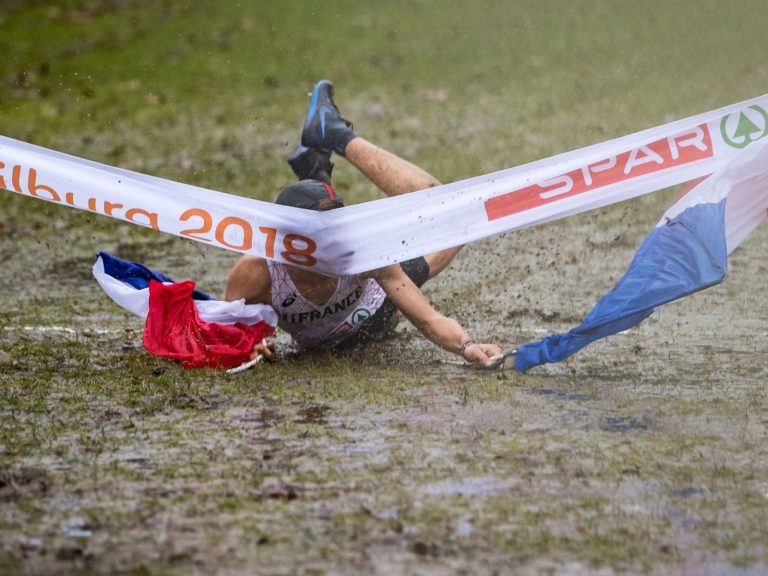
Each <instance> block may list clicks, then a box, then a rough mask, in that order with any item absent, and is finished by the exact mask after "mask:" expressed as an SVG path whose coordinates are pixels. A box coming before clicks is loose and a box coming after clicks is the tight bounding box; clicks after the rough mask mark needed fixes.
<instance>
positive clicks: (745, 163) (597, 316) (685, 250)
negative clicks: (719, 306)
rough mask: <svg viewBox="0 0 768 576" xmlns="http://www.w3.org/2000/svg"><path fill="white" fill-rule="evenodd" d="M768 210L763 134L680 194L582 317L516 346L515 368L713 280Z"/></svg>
mask: <svg viewBox="0 0 768 576" xmlns="http://www.w3.org/2000/svg"><path fill="white" fill-rule="evenodd" d="M767 210H768V140H763V141H760V142H758V143H754V144H751V145H750V147H749V148H748V149H747V150H745V151H744V152H743V153H742V154H740V155H739V156H738V157H737V158H735V159H734V160H732V161H731V162H730V163H729V164H727V165H726V166H724V167H723V168H722V169H721V170H719V171H717V172H716V173H714V174H712V175H710V176H709V177H707V178H706V179H704V180H703V181H701V182H699V183H697V184H696V185H694V186H693V187H692V188H691V189H690V190H689V191H687V193H685V194H684V195H683V196H681V197H680V198H678V199H677V201H676V202H675V203H674V204H673V205H672V207H670V208H669V210H667V211H666V213H665V214H664V216H663V217H662V219H661V220H660V221H659V223H658V224H657V225H656V228H655V229H654V230H653V231H652V232H651V233H650V234H649V235H648V237H647V238H646V239H645V241H644V242H643V243H642V245H641V246H640V249H639V250H638V251H637V254H635V257H634V259H633V260H632V263H631V264H630V266H629V269H628V270H627V272H626V273H625V274H624V276H623V277H622V278H621V279H620V280H619V282H618V283H617V284H616V286H615V287H614V288H613V290H611V291H610V292H608V293H607V294H606V295H605V296H603V298H602V299H601V300H600V301H599V302H598V303H597V304H596V305H595V307H594V308H593V309H592V311H591V312H590V313H589V314H588V315H587V316H586V317H585V318H584V320H582V322H581V324H580V325H579V326H577V327H575V328H573V329H572V330H571V331H569V332H567V333H564V334H552V335H550V336H547V337H546V338H544V339H543V340H540V341H538V342H531V343H528V344H525V345H523V346H521V347H520V348H518V350H517V353H516V354H515V369H516V370H518V371H519V372H526V371H528V370H530V369H531V368H533V367H534V366H539V365H541V364H545V363H548V362H560V361H562V360H565V359H566V358H568V357H569V356H571V355H573V354H575V353H576V352H578V351H579V350H581V349H582V348H584V347H585V346H587V345H588V344H590V343H592V342H594V341H595V340H598V339H600V338H604V337H605V336H609V335H611V334H615V333H617V332H621V331H623V330H627V329H628V328H631V327H633V326H636V325H637V324H639V323H640V322H642V321H643V320H644V319H646V318H647V317H648V316H650V315H651V314H653V312H654V310H655V309H656V308H657V307H658V306H661V305H662V304H666V303H667V302H671V301H672V300H677V299H678V298H682V297H683V296H688V295H689V294H693V293H694V292H698V291H699V290H704V289H705V288H709V287H710V286H715V285H717V284H719V283H720V282H722V281H723V280H724V279H725V276H726V273H727V269H728V254H730V253H731V252H733V250H735V249H736V247H737V246H738V245H739V244H741V242H742V241H743V240H744V239H745V238H746V237H747V236H749V234H751V233H752V231H753V230H754V229H755V228H757V226H758V225H759V224H760V223H761V222H762V221H763V220H765V218H766V211H767Z"/></svg>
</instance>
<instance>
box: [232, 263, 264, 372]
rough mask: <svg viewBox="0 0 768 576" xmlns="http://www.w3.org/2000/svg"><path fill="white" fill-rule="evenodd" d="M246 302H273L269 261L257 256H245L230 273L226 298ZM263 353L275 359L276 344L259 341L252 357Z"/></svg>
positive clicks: (252, 352)
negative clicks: (242, 299) (243, 299)
mask: <svg viewBox="0 0 768 576" xmlns="http://www.w3.org/2000/svg"><path fill="white" fill-rule="evenodd" d="M241 298H245V303H246V304H272V302H271V300H272V280H271V278H270V276H269V269H268V268H267V261H266V260H264V259H262V258H257V257H255V256H243V257H242V258H240V260H238V261H237V264H235V267H234V268H232V271H231V272H230V273H229V279H228V280H227V289H226V292H225V293H224V300H228V301H232V300H240V299H241ZM259 354H261V355H262V356H264V358H265V359H266V360H274V359H275V344H274V342H271V341H269V342H267V343H266V344H261V343H258V344H256V345H255V346H254V347H253V350H252V351H251V359H252V360H253V359H254V358H256V356H257V355H259Z"/></svg>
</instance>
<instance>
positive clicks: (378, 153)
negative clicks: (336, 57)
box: [291, 80, 461, 278]
mask: <svg viewBox="0 0 768 576" xmlns="http://www.w3.org/2000/svg"><path fill="white" fill-rule="evenodd" d="M301 146H302V147H306V148H309V149H313V148H314V149H316V150H324V151H328V150H333V151H334V152H336V153H337V154H339V155H341V156H344V157H345V158H346V159H347V160H348V161H349V162H350V163H351V164H352V165H353V166H355V167H356V168H357V169H358V170H360V171H361V172H362V173H363V174H365V176H366V177H367V178H368V179H369V180H371V182H373V183H374V184H375V185H376V186H378V187H379V188H380V189H381V190H382V191H383V192H384V193H385V194H386V195H387V196H398V195H400V194H407V193H408V192H415V191H417V190H424V189H425V188H431V187H433V186H438V185H439V184H440V182H438V181H437V179H436V178H435V177H434V176H432V175H431V174H429V173H428V172H426V171H425V170H422V169H421V168H419V167H418V166H415V165H414V164H411V163H410V162H408V161H407V160H404V159H403V158H400V157H399V156H396V155H394V154H392V153H391V152H387V151H386V150H384V149H383V148H379V147H378V146H376V145H374V144H372V143H371V142H368V141H367V140H365V139H364V138H361V137H359V136H357V135H356V134H355V132H354V130H353V129H352V124H351V123H349V122H347V121H346V120H345V119H344V118H342V116H341V112H340V111H339V109H338V107H337V106H336V104H335V103H334V101H333V84H331V83H330V82H328V81H327V80H322V81H320V82H318V83H317V84H316V85H315V88H314V89H313V90H312V96H311V97H310V101H309V110H308V111H307V116H306V118H305V120H304V126H303V128H302V132H301ZM294 163H295V162H294ZM291 167H294V166H293V163H292V164H291ZM294 170H295V168H294ZM300 177H302V176H301V175H300ZM459 250H461V246H459V247H456V248H448V249H446V250H441V251H439V252H435V253H433V254H428V255H426V256H424V258H425V259H426V261H427V263H428V264H429V278H434V277H435V276H436V275H437V274H439V273H440V272H442V271H443V270H444V269H445V267H446V266H448V264H450V262H451V260H453V258H454V256H456V254H458V252H459Z"/></svg>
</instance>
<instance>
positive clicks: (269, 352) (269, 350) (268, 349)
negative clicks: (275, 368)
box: [251, 340, 277, 362]
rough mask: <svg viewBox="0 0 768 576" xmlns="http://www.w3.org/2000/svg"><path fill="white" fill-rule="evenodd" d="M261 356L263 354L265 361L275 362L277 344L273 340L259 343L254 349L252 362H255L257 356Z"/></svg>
mask: <svg viewBox="0 0 768 576" xmlns="http://www.w3.org/2000/svg"><path fill="white" fill-rule="evenodd" d="M259 354H261V356H262V357H263V358H264V360H267V361H268V362H273V361H274V360H275V358H276V357H277V352H276V350H275V343H274V342H273V341H272V340H262V341H261V342H259V343H257V344H256V345H255V346H254V347H253V350H251V360H255V359H256V356H258V355H259Z"/></svg>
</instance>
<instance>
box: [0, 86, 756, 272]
mask: <svg viewBox="0 0 768 576" xmlns="http://www.w3.org/2000/svg"><path fill="white" fill-rule="evenodd" d="M766 110H768V95H765V96H761V97H758V98H754V99H752V100H747V101H745V102H741V103H739V104H734V105H731V106H727V107H725V108H720V109H718V110H713V111H711V112H707V113H705V114H699V115H697V116H692V117H690V118H686V119H684V120H678V121H676V122H671V123H669V124H664V125H662V126H659V127H656V128H651V129H648V130H644V131H642V132H638V133H635V134H632V135H629V136H624V137H621V138H616V139H614V140H609V141H607V142H603V143H601V144H596V145H593V146H588V147H586V148H581V149H579V150H575V151H572V152H567V153H564V154H559V155H557V156H553V157H551V158H547V159H544V160H539V161H537V162H532V163H530V164H525V165H523V166H519V167H516V168H511V169H508V170H503V171H500V172H495V173H492V174H487V175H484V176H479V177H476V178H472V179H469V180H463V181H460V182H455V183H453V184H447V185H444V186H438V187H435V188H430V189H427V190H422V191H419V192H414V193H412V194H406V195H403V196H397V197H394V198H385V199H382V200H375V201H373V202H367V203H364V204H358V205H354V206H348V207H345V208H341V209H338V210H331V211H328V212H314V211H308V210H302V209H298V208H292V207H287V206H278V205H276V204H272V203H269V202H263V201H259V200H252V199H249V198H244V197H242V196H235V195H231V194H225V193H222V192H216V191H213V190H208V189H205V188H200V187H196V186H190V185H187V184H181V183H178V182H173V181H170V180H165V179H162V178H157V177H154V176H148V175H145V174H140V173H137V172H131V171H129V170H124V169H121V168H114V167H111V166H107V165H105V164H99V163H97V162H92V161H89V160H83V159H81V158H77V157H74V156H69V155H67V154H63V153H60V152H55V151H52V150H48V149H46V148H42V147H39V146H34V145H31V144H27V143H24V142H20V141H18V140H13V139H10V138H6V137H3V136H0V188H3V189H5V190H8V191H10V192H14V193H17V194H21V195H24V196H31V197H34V198H38V199H41V200H46V201H49V202H54V203H57V204H62V205H66V206H71V207H74V208H79V209H81V210H86V211H89V212H94V213H97V214H101V215H103V216H109V217H112V218H117V219H119V220H123V221H126V222H131V223H133V224H138V225H140V226H145V227H149V228H152V229H154V230H157V231H159V232H165V233H168V234H173V235H176V236H182V237H185V238H189V239H192V240H197V241H199V242H204V243H207V244H211V245H214V246H218V247H220V248H226V249H229V250H234V251H237V252H242V253H245V254H252V255H254V256H259V257H262V258H267V259H270V260H275V261H278V262H282V263H287V264H292V265H296V266H301V267H305V268H308V269H311V270H314V271H317V272H323V273H326V274H332V275H347V274H357V273H360V272H364V271H367V270H373V269H376V268H381V267H383V266H387V265H389V264H393V263H395V262H401V261H403V260H407V259H410V258H413V257H416V256H422V255H424V254H429V253H431V252H435V251H437V250H441V249H444V248H449V247H452V246H458V245H461V244H466V243H468V242H472V241H474V240H479V239H481V238H485V237H488V236H492V235H494V234H498V233H501V232H506V231H511V230H519V229H522V228H527V227H530V226H533V225H535V224H540V223H544V222H551V221H554V220H558V219H560V218H565V217H567V216H570V215H573V214H578V213H580V212H584V211H587V210H591V209H594V208H599V207H602V206H607V205H609V204H613V203H616V202H619V201H622V200H627V199H629V198H634V197H637V196H640V195H643V194H648V193H650V192H654V191H657V190H660V189H663V188H667V187H670V186H673V185H676V184H680V183H682V182H687V181H690V180H693V179H696V178H700V177H702V176H706V175H709V174H712V173H713V172H715V171H717V170H718V169H720V168H721V167H723V166H725V165H726V164H727V163H728V162H729V161H731V160H732V159H734V158H735V157H736V156H738V155H739V154H740V153H741V152H742V150H743V149H744V148H746V147H747V146H748V145H749V144H750V143H752V142H754V141H756V140H759V139H761V138H763V137H765V136H766V135H768V113H767V112H766Z"/></svg>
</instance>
